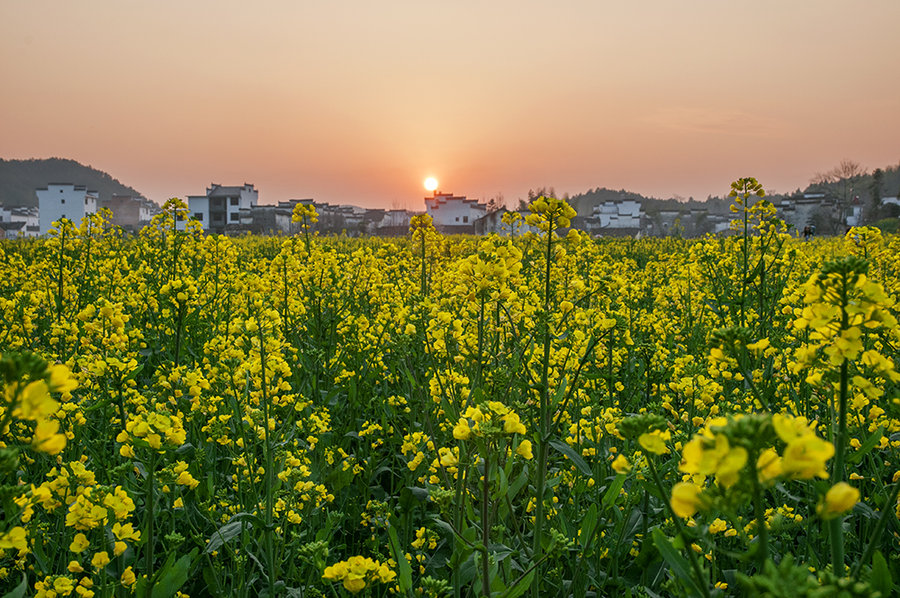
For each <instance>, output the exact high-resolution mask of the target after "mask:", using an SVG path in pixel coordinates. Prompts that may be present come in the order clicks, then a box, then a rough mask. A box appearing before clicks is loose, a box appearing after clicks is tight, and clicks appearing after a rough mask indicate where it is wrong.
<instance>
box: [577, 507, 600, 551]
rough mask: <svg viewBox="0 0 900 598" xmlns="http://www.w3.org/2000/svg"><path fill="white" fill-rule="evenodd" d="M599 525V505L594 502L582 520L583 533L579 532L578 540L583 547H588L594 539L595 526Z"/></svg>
mask: <svg viewBox="0 0 900 598" xmlns="http://www.w3.org/2000/svg"><path fill="white" fill-rule="evenodd" d="M596 527H597V505H596V504H592V505H591V507H590V508H589V509H588V511H587V513H585V515H584V519H582V520H581V533H579V534H578V541H579V543H580V544H581V547H582V548H584V549H587V547H588V546H589V545H590V543H591V540H593V539H594V528H596Z"/></svg>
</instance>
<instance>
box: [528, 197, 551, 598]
mask: <svg viewBox="0 0 900 598" xmlns="http://www.w3.org/2000/svg"><path fill="white" fill-rule="evenodd" d="M552 258H553V215H552V214H551V215H550V218H549V220H548V222H547V254H546V270H545V273H544V313H543V323H542V326H543V327H544V331H543V332H544V356H543V357H544V358H543V361H542V363H541V388H540V393H541V395H540V413H539V422H538V425H539V444H538V462H537V468H538V472H537V474H538V477H537V484H536V487H535V500H536V505H535V510H534V544H533V548H532V558H533V559H534V561H535V562H539V561H540V560H541V555H542V553H543V540H544V537H543V536H544V488H545V486H546V483H547V457H548V451H547V442H548V440H549V438H548V434H547V432H548V428H549V423H550V422H549V415H550V413H549V412H550V381H549V378H550V291H551V286H550V275H551V266H552ZM540 581H541V568H540V567H538V569H537V572H536V574H535V576H534V583H533V584H532V586H531V591H532V595H533V596H535V598H537V596H538V595H539V590H538V587H539V584H540Z"/></svg>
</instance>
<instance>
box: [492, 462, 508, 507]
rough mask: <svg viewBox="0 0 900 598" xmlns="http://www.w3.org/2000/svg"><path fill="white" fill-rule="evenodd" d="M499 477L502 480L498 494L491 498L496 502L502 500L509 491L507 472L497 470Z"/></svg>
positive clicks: (495, 493)
mask: <svg viewBox="0 0 900 598" xmlns="http://www.w3.org/2000/svg"><path fill="white" fill-rule="evenodd" d="M497 477H498V478H499V479H500V484H499V487H498V488H497V490H496V492H494V493H493V495H492V496H491V498H493V499H494V500H500V499H501V498H503V497H504V496H506V493H507V492H508V491H509V480H507V478H506V472H505V471H503V469H502V468H498V469H497Z"/></svg>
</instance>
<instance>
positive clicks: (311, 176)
mask: <svg viewBox="0 0 900 598" xmlns="http://www.w3.org/2000/svg"><path fill="white" fill-rule="evenodd" d="M898 60H900V1H898V0H869V1H866V2H851V1H849V0H847V1H841V2H838V1H830V0H817V1H803V0H756V1H753V2H743V1H734V2H725V1H721V0H708V1H700V0H694V1H686V0H681V1H673V0H665V1H661V0H660V1H635V2H622V1H616V2H602V1H599V0H590V1H589V0H560V1H558V2H549V1H539V2H538V1H523V0H518V1H491V2H473V1H467V0H457V1H455V2H437V1H428V0H416V1H391V0H385V1H382V2H373V1H370V0H367V1H341V0H334V1H329V2H325V1H322V2H310V1H303V0H279V1H275V0H269V1H265V0H263V1H260V2H247V1H241V2H233V1H230V0H217V1H215V2H213V1H192V0H163V1H159V0H157V1H153V2H149V1H144V2H139V1H136V0H135V1H130V0H118V1H114V0H106V1H100V0H78V1H71V0H58V1H47V0H0V82H2V93H0V157H2V158H6V159H12V158H45V157H52V156H58V157H65V158H72V159H75V160H78V161H79V162H82V163H84V164H90V165H92V166H94V167H95V168H99V169H101V170H104V171H106V172H109V173H110V174H111V175H112V176H114V177H116V178H118V179H119V180H120V181H121V182H123V183H125V184H126V185H130V186H132V187H135V188H136V189H138V190H139V191H141V192H142V193H144V194H146V195H147V196H148V197H149V198H151V199H153V200H155V201H158V202H163V201H164V200H165V199H166V198H168V197H172V196H179V197H185V196H186V195H195V194H202V193H203V192H204V190H205V188H206V187H207V186H208V185H209V183H210V182H213V181H214V182H217V183H222V184H243V183H244V182H247V183H253V184H255V185H256V187H257V189H259V194H260V195H259V197H260V202H261V203H275V202H277V201H279V200H284V199H289V198H300V197H313V198H315V199H316V200H320V201H327V202H331V203H354V204H357V205H362V206H368V207H406V208H410V209H422V208H423V202H422V197H423V196H424V195H425V190H424V188H423V181H424V179H425V178H426V177H428V176H434V177H436V178H437V179H438V180H439V181H440V188H441V190H443V191H452V192H455V193H457V194H465V195H468V196H469V197H477V198H483V199H485V200H486V199H488V198H490V197H492V196H495V195H498V194H502V195H503V196H504V197H505V199H506V201H507V203H509V204H514V203H515V201H516V199H518V198H520V197H525V195H526V194H527V192H528V189H529V188H535V187H540V186H548V187H549V186H553V187H554V188H555V189H556V191H557V192H558V193H559V194H563V193H570V194H573V195H574V194H577V193H581V192H584V191H586V190H588V189H592V188H594V187H609V188H614V189H619V188H625V189H628V190H631V191H636V192H639V193H642V194H644V195H652V196H656V197H672V196H675V195H678V196H682V197H685V198H687V197H689V196H693V197H695V198H697V199H702V198H706V196H707V195H723V194H725V193H727V191H728V186H729V183H730V182H731V181H732V180H734V179H736V178H738V177H742V176H755V177H757V178H758V179H759V180H760V181H761V182H762V183H763V184H764V185H765V187H766V188H768V189H773V190H775V191H791V190H793V189H795V188H797V187H805V186H806V184H807V183H808V182H809V179H810V178H811V177H812V176H813V175H814V174H815V173H816V172H817V171H824V170H827V169H829V168H831V167H833V166H835V165H836V164H837V163H838V162H839V161H840V160H841V159H843V158H849V159H852V160H856V161H858V162H860V163H862V164H863V165H864V166H866V167H867V168H869V169H870V170H871V169H873V168H875V167H885V166H891V165H896V164H897V162H898V160H900V76H898V74H897V72H898V71H897V68H898Z"/></svg>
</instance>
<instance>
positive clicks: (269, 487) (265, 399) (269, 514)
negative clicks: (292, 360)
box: [258, 322, 278, 596]
mask: <svg viewBox="0 0 900 598" xmlns="http://www.w3.org/2000/svg"><path fill="white" fill-rule="evenodd" d="M262 328H263V327H262V322H259V328H258V332H259V360H260V376H261V382H262V384H261V388H262V408H263V434H264V438H263V442H264V445H265V446H264V450H265V457H266V482H265V483H266V530H265V544H266V557H267V559H268V561H269V563H268V564H269V575H268V577H269V596H275V578H276V577H277V576H278V572H277V571H276V568H275V562H276V559H275V537H274V533H275V524H274V512H275V477H274V474H275V466H274V463H273V461H274V459H273V457H272V443H271V442H270V440H269V395H268V392H267V390H266V342H265V338H264V337H263V329H262Z"/></svg>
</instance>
